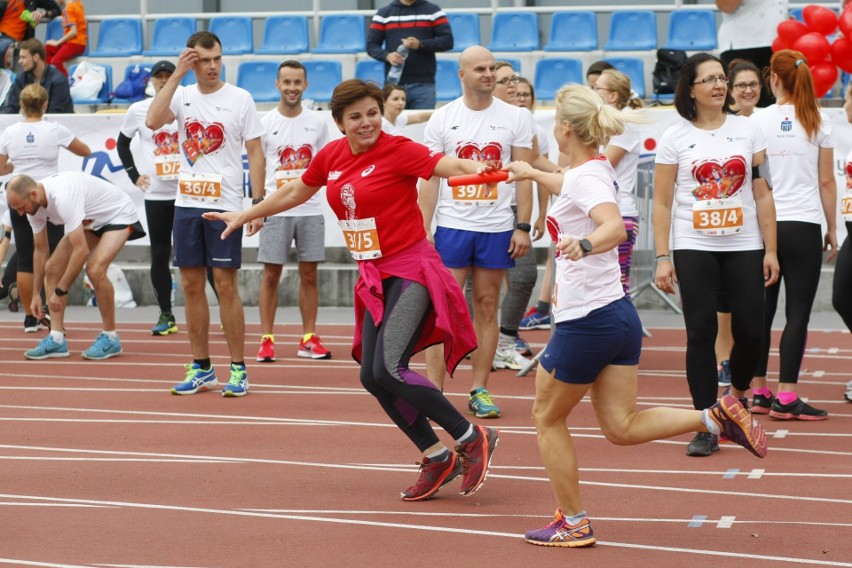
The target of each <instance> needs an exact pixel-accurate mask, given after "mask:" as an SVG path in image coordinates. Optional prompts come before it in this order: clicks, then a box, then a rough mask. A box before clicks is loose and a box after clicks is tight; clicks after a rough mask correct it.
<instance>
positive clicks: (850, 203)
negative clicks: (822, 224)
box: [840, 193, 852, 223]
mask: <svg viewBox="0 0 852 568" xmlns="http://www.w3.org/2000/svg"><path fill="white" fill-rule="evenodd" d="M840 215H841V216H842V217H843V220H844V221H846V222H847V223H848V222H849V221H852V193H847V194H846V196H845V197H841V198H840Z"/></svg>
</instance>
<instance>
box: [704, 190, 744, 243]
mask: <svg viewBox="0 0 852 568" xmlns="http://www.w3.org/2000/svg"><path fill="white" fill-rule="evenodd" d="M692 227H693V229H695V232H696V233H698V234H699V235H707V236H711V237H720V236H723V235H733V234H735V233H740V232H742V230H743V204H742V199H740V198H739V196H737V197H729V198H727V199H704V200H702V201H696V202H695V203H694V204H693V205H692Z"/></svg>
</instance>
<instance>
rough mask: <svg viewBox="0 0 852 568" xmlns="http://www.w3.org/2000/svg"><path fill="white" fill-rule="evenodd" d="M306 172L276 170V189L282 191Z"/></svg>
mask: <svg viewBox="0 0 852 568" xmlns="http://www.w3.org/2000/svg"><path fill="white" fill-rule="evenodd" d="M304 172H305V170H275V189H281V188H282V187H284V186H285V185H287V184H288V183H290V182H291V181H293V180H294V179H298V178H299V176H300V175H302V174H303V173H304Z"/></svg>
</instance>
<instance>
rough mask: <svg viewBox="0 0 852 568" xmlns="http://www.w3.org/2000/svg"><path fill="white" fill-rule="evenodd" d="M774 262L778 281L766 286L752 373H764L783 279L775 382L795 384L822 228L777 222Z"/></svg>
mask: <svg viewBox="0 0 852 568" xmlns="http://www.w3.org/2000/svg"><path fill="white" fill-rule="evenodd" d="M778 264H779V265H780V266H781V273H780V275H779V277H778V282H776V283H775V284H773V285H772V286H770V287H769V288H767V289H766V312H765V314H764V318H765V319H764V321H763V337H762V341H761V353H760V355H761V358H760V360H759V361H758V364H757V369H755V371H754V374H755V376H756V377H765V376H766V367H767V365H768V364H769V346H770V344H771V343H772V320H773V319H774V318H775V310H776V309H777V308H778V293H779V292H780V291H781V280H782V279H783V280H784V291H785V292H786V301H785V305H784V306H785V307H784V314H785V316H786V319H787V323H786V324H785V325H784V332H783V333H782V334H781V343H780V344H779V346H778V350H779V351H780V356H781V371H780V373H779V376H778V381H779V382H781V383H792V384H796V383H797V382H798V380H799V370H800V369H801V368H802V357H803V356H804V354H805V344H806V343H807V341H808V322H809V321H810V319H811V307H813V305H814V298H816V293H817V286H819V274H820V270H821V269H822V229H821V228H820V226H819V225H817V224H816V223H803V222H801V221H778Z"/></svg>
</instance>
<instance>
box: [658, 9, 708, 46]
mask: <svg viewBox="0 0 852 568" xmlns="http://www.w3.org/2000/svg"><path fill="white" fill-rule="evenodd" d="M663 47H664V48H666V49H682V50H683V51H710V50H713V49H716V13H715V12H713V11H711V10H675V11H674V12H672V13H671V15H670V17H669V39H668V40H667V41H666V43H665V44H664V45H663Z"/></svg>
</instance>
